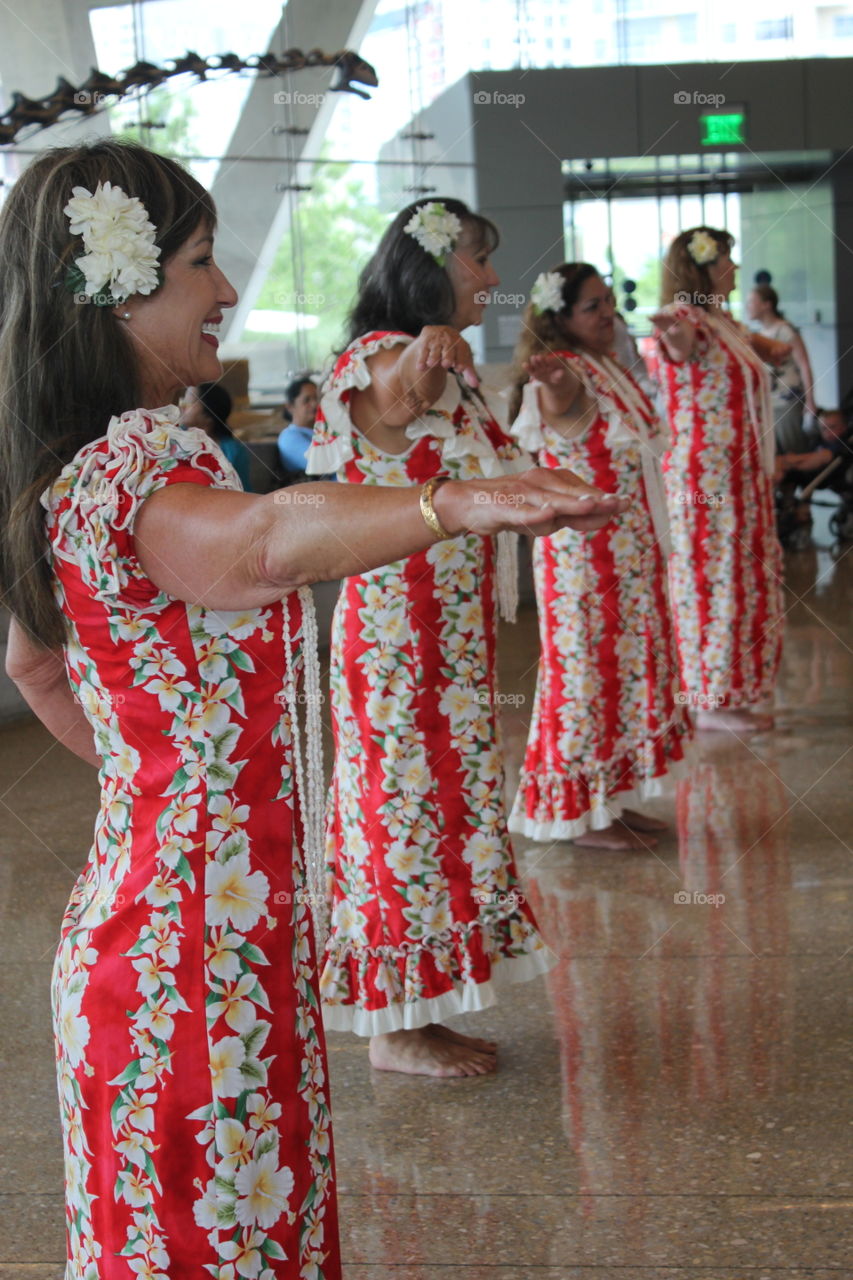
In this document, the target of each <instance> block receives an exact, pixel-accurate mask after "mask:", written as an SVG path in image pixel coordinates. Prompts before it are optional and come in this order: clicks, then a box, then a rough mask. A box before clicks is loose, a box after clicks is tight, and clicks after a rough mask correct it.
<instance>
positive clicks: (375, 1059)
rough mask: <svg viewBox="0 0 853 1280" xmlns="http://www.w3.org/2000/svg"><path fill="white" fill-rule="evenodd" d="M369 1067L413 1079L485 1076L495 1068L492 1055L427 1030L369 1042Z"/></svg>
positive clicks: (392, 1035) (395, 1034)
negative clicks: (399, 1073) (418, 1077)
mask: <svg viewBox="0 0 853 1280" xmlns="http://www.w3.org/2000/svg"><path fill="white" fill-rule="evenodd" d="M370 1065H371V1066H372V1067H376V1069H377V1070H378V1071H402V1072H403V1073H404V1074H406V1075H412V1076H440V1077H443V1078H447V1077H452V1076H485V1075H488V1074H489V1073H490V1072H492V1071H494V1070H495V1068H496V1067H497V1065H498V1061H497V1058H496V1057H495V1055H494V1054H493V1053H483V1052H482V1051H481V1050H479V1049H474V1048H471V1047H470V1046H469V1045H463V1044H456V1043H455V1042H454V1041H452V1040H447V1039H445V1037H443V1036H436V1035H433V1033H432V1031H431V1030H430V1029H429V1027H418V1028H417V1030H415V1031H389V1032H387V1033H386V1034H385V1035H381V1036H371V1038H370Z"/></svg>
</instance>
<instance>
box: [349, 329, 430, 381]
mask: <svg viewBox="0 0 853 1280" xmlns="http://www.w3.org/2000/svg"><path fill="white" fill-rule="evenodd" d="M414 340H415V339H414V335H413V334H411V333H404V332H403V331H402V330H401V329H374V330H372V331H371V332H370V333H363V334H362V335H361V336H360V337H358V338H353V340H352V342H350V343H349V344H348V346H347V347H346V348H345V349H344V350H343V351H342V352H341V353H340V355H339V356H338V358H337V360H336V361H335V366H334V369H333V371H332V379H333V380H334V379H336V378H339V377H340V376H341V375H342V374H343V373H345V372H346V370H347V369H349V368H351V367H352V366H353V365H355V364H358V363H362V362H363V361H365V360H368V359H369V358H370V357H371V356H374V355H376V354H377V353H378V352H380V351H390V350H391V349H392V348H393V347H399V346H407V345H408V344H409V343H410V342H414Z"/></svg>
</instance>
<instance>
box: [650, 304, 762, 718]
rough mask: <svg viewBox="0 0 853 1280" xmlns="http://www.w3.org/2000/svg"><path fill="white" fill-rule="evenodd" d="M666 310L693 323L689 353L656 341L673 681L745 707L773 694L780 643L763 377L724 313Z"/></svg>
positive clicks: (706, 700) (702, 702) (704, 702)
mask: <svg viewBox="0 0 853 1280" xmlns="http://www.w3.org/2000/svg"><path fill="white" fill-rule="evenodd" d="M668 310H671V311H672V312H673V314H675V315H676V316H678V317H679V318H680V319H683V320H686V321H687V323H689V324H691V325H693V326H694V328H695V330H696V349H695V353H694V358H693V359H690V360H682V361H678V362H677V361H673V360H670V359H669V357H668V355H667V352H666V348H665V346H664V345H663V343H661V342H659V343H658V349H659V362H658V370H657V374H658V378H659V380H660V384H661V388H662V392H663V398H664V403H665V405H666V414H667V419H668V421H669V428H670V435H671V437H672V448H671V450H670V451H669V453H668V454H666V455H665V457H664V459H663V469H664V479H665V481H666V488H667V496H668V499H669V515H670V525H671V529H672V547H673V554H672V560H671V567H670V575H671V589H672V605H673V611H674V614H675V624H676V638H677V641H678V654H679V661H680V664H681V684H682V689H683V691H684V694H685V697H686V698H687V700H688V702H689V704H690V705H691V706H693V707H696V708H698V709H704V710H710V709H713V708H714V707H745V706H749V705H750V704H755V703H759V702H761V701H763V700H764V699H767V698H770V697H771V696H772V693H773V689H774V686H775V684H776V675H777V672H778V669H779V661H780V658H781V647H782V552H781V548H780V546H779V539H778V537H777V536H776V520H775V513H774V509H773V489H772V483H771V478H770V477H771V475H772V472H773V456H774V450H775V442H774V433H773V409H772V404H771V400H770V382H769V377H768V374H767V370H766V368H765V367H764V365H763V364H762V362H761V361H760V360H759V358H758V356H757V355H756V354H755V353H754V352H753V351H752V349H751V347H750V346H749V343H748V342H747V340H746V338H745V337H744V336H742V333H741V331H740V327H739V326H738V325H736V324H735V322H734V321H732V320H726V319H722V318H720V317H718V316H714V315H712V314H711V313H710V312H707V311H704V310H703V309H702V308H700V307H693V306H687V305H684V304H672V305H671V307H670V308H668Z"/></svg>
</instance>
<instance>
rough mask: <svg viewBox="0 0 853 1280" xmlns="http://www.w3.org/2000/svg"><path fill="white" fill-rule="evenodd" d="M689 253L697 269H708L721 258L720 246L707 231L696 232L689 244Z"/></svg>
mask: <svg viewBox="0 0 853 1280" xmlns="http://www.w3.org/2000/svg"><path fill="white" fill-rule="evenodd" d="M687 252H688V253H689V254H690V256H691V258H692V259H693V261H694V262H695V263H696V265H697V267H707V265H708V263H709V262H715V261H716V259H717V258H719V256H720V246H719V245H718V244H717V242H716V240H715V239H714V237H713V236H712V235H709V234H708V232H707V231H694V232H693V235H692V236H691V237H690V240H689V241H688V243H687Z"/></svg>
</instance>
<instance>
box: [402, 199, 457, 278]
mask: <svg viewBox="0 0 853 1280" xmlns="http://www.w3.org/2000/svg"><path fill="white" fill-rule="evenodd" d="M403 230H404V231H407V232H408V233H409V235H410V236H414V237H415V239H416V240H417V242H418V244H419V245H420V246H421V248H422V249H426V251H427V253H428V254H429V255H430V256H431V257H432V258H433V259H434V260H435V261H436V262H437V263H438V265H439V266H440V267H443V266H444V260H445V255H446V254H447V253H452V252H453V247H454V245H455V244H456V241H457V240H458V239H459V237H460V235H461V234H462V223H461V222H460V221H459V219H458V218H457V216H456V214H455V213H448V212H447V210H446V209H445V207H444V205H443V204H442V203H441V201H440V200H431V201H430V203H429V204H422V205H421V207H420V208H419V209H418V210H417V211H416V212H415V213H413V214H412V216H411V218H410V219H409V221H408V222H407V223H406V225H405V227H404V228H403Z"/></svg>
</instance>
